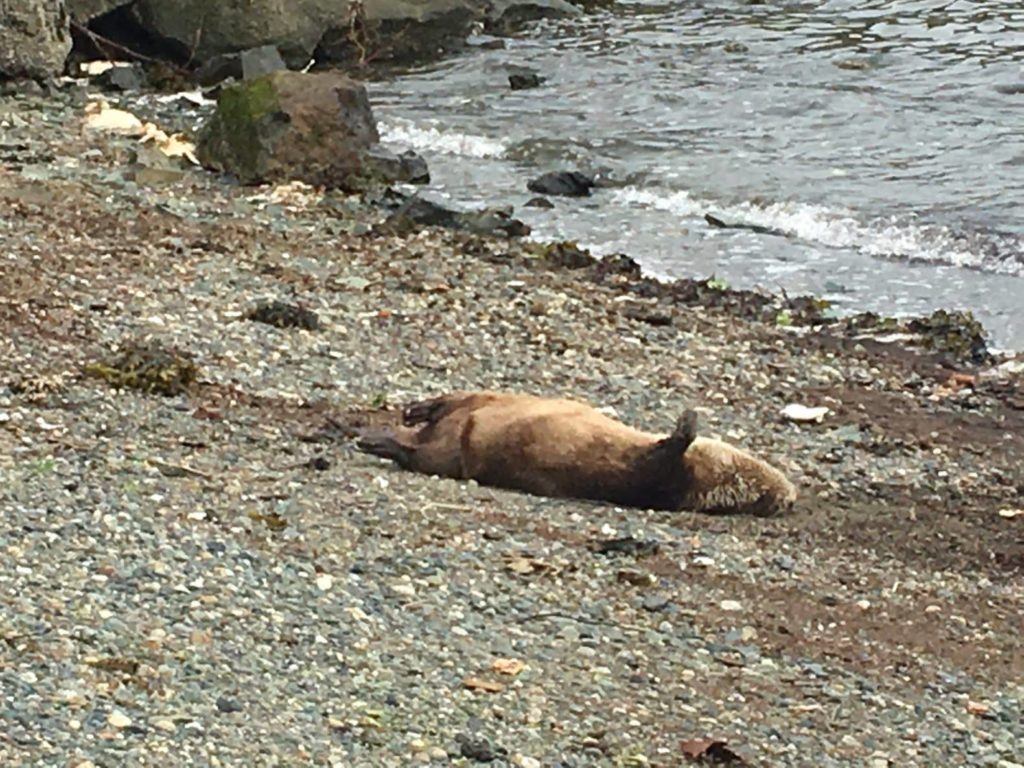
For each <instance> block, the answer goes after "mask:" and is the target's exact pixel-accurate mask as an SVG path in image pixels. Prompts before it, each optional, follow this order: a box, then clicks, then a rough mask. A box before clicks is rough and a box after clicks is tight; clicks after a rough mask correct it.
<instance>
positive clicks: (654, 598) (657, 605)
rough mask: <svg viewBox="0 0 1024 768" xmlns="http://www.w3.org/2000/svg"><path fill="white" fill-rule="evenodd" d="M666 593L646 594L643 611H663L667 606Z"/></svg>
mask: <svg viewBox="0 0 1024 768" xmlns="http://www.w3.org/2000/svg"><path fill="white" fill-rule="evenodd" d="M668 603H669V600H668V595H648V596H647V597H645V598H644V602H643V606H644V610H645V611H650V612H651V613H654V612H656V611H663V610H665V609H666V608H667V607H668Z"/></svg>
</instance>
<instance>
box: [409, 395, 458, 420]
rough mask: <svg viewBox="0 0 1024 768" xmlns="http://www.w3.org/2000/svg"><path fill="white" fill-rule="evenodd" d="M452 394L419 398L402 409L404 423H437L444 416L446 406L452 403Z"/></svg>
mask: <svg viewBox="0 0 1024 768" xmlns="http://www.w3.org/2000/svg"><path fill="white" fill-rule="evenodd" d="M451 400H452V398H451V397H450V396H443V397H432V398H430V399H429V400H417V401H416V402H415V403H409V404H408V405H407V406H405V408H403V409H402V423H403V424H404V425H405V426H407V427H415V426H416V425H417V424H436V423H437V422H438V421H440V420H441V417H442V416H444V413H445V407H446V406H447V405H449V404H450V403H451Z"/></svg>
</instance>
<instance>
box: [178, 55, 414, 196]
mask: <svg viewBox="0 0 1024 768" xmlns="http://www.w3.org/2000/svg"><path fill="white" fill-rule="evenodd" d="M378 141H379V135H378V133H377V126H376V123H375V122H374V119H373V113H372V111H371V110H370V101H369V99H368V98H367V95H366V89H365V88H364V87H363V85H362V84H361V83H358V82H357V81H355V80H353V79H351V78H350V77H348V76H347V75H344V74H342V73H340V72H337V71H328V72H317V73H310V74H303V73H300V72H288V71H280V72H274V73H272V74H269V75H265V76H264V77H261V78H257V79H255V80H251V81H247V82H244V83H239V84H237V85H232V86H230V87H227V88H225V89H224V90H223V91H222V92H221V94H220V97H219V99H218V103H217V110H216V112H215V113H214V115H213V116H212V117H211V118H210V120H209V121H208V122H207V124H206V125H205V126H204V127H203V129H202V131H201V132H200V137H199V145H198V155H199V159H200V161H201V162H202V163H203V164H204V165H206V166H207V167H209V168H212V169H214V170H218V171H222V172H225V173H229V174H231V175H233V176H235V177H236V178H237V179H238V180H239V181H240V182H241V183H243V184H260V183H267V182H279V181H290V180H299V181H304V182H306V183H308V184H313V185H315V186H325V187H330V188H337V189H347V190H356V189H362V188H365V187H366V186H367V185H369V184H372V183H374V182H381V183H388V182H390V181H393V180H394V179H393V178H388V177H387V176H388V171H387V170H386V168H388V167H389V166H388V164H387V163H382V162H381V158H380V157H379V156H378V155H379V152H377V150H378V149H379V147H378V146H377V142H378Z"/></svg>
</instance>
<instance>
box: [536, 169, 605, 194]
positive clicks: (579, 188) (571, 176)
mask: <svg viewBox="0 0 1024 768" xmlns="http://www.w3.org/2000/svg"><path fill="white" fill-rule="evenodd" d="M593 186H594V180H593V179H592V178H590V177H589V176H587V175H586V174H583V173H580V172H579V171H550V172H548V173H545V174H544V175H543V176H540V177H538V178H536V179H534V180H533V181H531V182H530V183H528V184H527V185H526V188H527V189H528V190H530V191H531V192H536V193H538V194H541V195H562V196H564V197H586V196H587V195H589V194H590V190H591V188H592V187H593Z"/></svg>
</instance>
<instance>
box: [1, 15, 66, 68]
mask: <svg viewBox="0 0 1024 768" xmlns="http://www.w3.org/2000/svg"><path fill="white" fill-rule="evenodd" d="M70 50H71V31H70V29H69V25H68V15H67V13H66V12H65V9H64V3H63V1H62V0H7V2H3V3H0V79H4V78H11V79H18V78H29V79H34V80H45V79H47V78H50V77H54V76H55V75H59V74H60V73H61V72H62V71H63V70H64V60H65V59H66V58H67V55H68V52H69V51H70Z"/></svg>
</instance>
